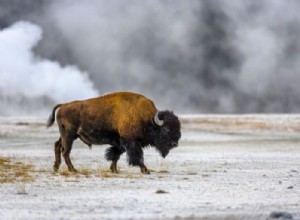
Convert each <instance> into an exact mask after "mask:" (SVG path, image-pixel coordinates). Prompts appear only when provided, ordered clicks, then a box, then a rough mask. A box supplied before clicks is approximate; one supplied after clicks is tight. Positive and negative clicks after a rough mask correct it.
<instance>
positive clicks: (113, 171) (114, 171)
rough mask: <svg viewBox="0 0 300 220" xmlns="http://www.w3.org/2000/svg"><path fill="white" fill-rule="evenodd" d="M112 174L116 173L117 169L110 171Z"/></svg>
mask: <svg viewBox="0 0 300 220" xmlns="http://www.w3.org/2000/svg"><path fill="white" fill-rule="evenodd" d="M110 170H111V172H112V173H118V170H117V169H110Z"/></svg>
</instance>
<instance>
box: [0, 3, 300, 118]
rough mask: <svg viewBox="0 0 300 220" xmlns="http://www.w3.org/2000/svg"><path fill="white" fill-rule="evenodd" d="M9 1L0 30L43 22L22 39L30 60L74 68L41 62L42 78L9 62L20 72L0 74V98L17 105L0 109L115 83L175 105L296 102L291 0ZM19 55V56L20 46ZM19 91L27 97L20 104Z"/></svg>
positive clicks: (256, 107) (288, 109)
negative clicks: (43, 66) (13, 78)
mask: <svg viewBox="0 0 300 220" xmlns="http://www.w3.org/2000/svg"><path fill="white" fill-rule="evenodd" d="M7 2H9V1H4V0H0V5H1V6H0V8H1V9H0V21H1V23H0V25H1V28H2V31H1V33H3V32H4V31H7V30H11V29H13V28H14V27H15V26H14V24H15V22H18V21H20V20H23V21H27V22H31V23H30V24H31V25H33V26H34V27H35V28H37V29H39V30H40V32H43V35H42V37H41V34H40V37H39V38H38V39H36V40H33V41H34V43H31V44H29V43H28V42H27V43H28V44H27V45H28V46H27V47H26V46H24V47H26V48H27V53H29V54H30V56H31V57H33V58H34V59H33V60H35V59H37V58H38V59H39V60H42V61H43V62H50V63H52V64H53V65H56V66H57V67H58V69H62V70H66V69H69V68H71V69H72V70H74V71H75V72H76V73H73V75H72V74H69V73H65V75H63V74H61V73H54V72H55V71H52V72H53V74H51V73H50V71H47V72H48V73H49V74H48V75H47V77H49V78H51V80H52V81H51V80H49V81H47V80H43V79H45V78H43V77H41V75H42V74H40V75H37V74H32V73H30V71H19V70H16V69H15V68H13V67H12V68H11V69H10V71H9V75H8V76H13V75H15V76H17V77H16V78H17V79H18V80H16V82H14V83H8V82H10V80H6V81H5V80H3V79H1V81H3V83H1V84H0V105H1V106H4V105H5V106H10V105H16V107H14V108H13V109H14V110H15V111H14V112H13V113H11V112H10V111H8V110H5V111H4V110H3V108H2V110H0V114H24V113H26V112H27V113H29V114H35V110H37V109H47V108H49V109H50V106H51V105H52V104H53V103H56V102H65V101H69V100H72V99H82V98H85V97H89V96H96V95H102V94H105V93H108V92H112V91H119V90H129V91H135V92H141V93H143V94H145V95H146V96H148V97H149V98H151V99H153V100H154V101H155V103H156V104H157V106H158V108H160V109H173V110H174V111H176V112H178V113H297V112H299V109H300V101H299V100H300V99H299V98H298V97H299V95H300V87H299V86H298V85H299V82H300V73H299V70H300V62H299V61H300V57H299V56H300V55H299V54H300V38H299V36H300V14H299V13H298V12H299V9H300V3H299V1H297V0H287V1H281V0H272V1H268V0H262V1H251V0H246V1H234V2H232V1H226V0H206V1H205V0H203V1H196V0H190V1H180V0H173V1H168V0H165V1H158V0H154V1H139V0H124V1H120V0H113V1H104V0H103V1H102V0H100V1H97V0H90V1H71V0H60V1H58V0H54V1H46V0H41V1H38V3H37V2H36V1H33V0H32V1H30V0H27V1H22V0H19V1H14V4H10V3H7ZM33 35H34V33H30V34H29V36H32V37H33ZM19 37H20V39H19V40H18V41H21V39H23V38H24V36H22V35H21V34H19ZM0 43H1V42H0ZM24 44H26V42H25V43H24ZM30 45H31V46H30ZM1 50H2V49H1ZM8 50H9V49H8ZM10 51H15V49H13V48H12V49H10ZM7 53H9V52H5V53H3V52H2V51H1V54H0V56H1V59H2V56H3V57H6V55H4V54H7ZM12 54H15V53H13V52H12ZM15 55H16V57H15V58H13V55H12V60H15V63H17V60H18V59H19V58H20V57H21V56H22V57H23V56H26V55H24V54H23V55H22V54H20V53H16V54H15ZM27 55H28V54H27ZM18 56H19V57H18ZM21 59H22V58H21ZM24 59H25V58H24ZM15 66H16V65H15ZM37 66H38V65H37ZM37 66H35V65H33V67H32V69H31V70H32V72H39V71H40V70H38V67H37ZM0 68H2V62H1V67H0ZM36 68H37V69H36ZM20 69H24V68H20ZM4 72H5V71H3V70H1V78H3V77H2V75H4V74H3V73H4ZM6 72H8V70H6ZM56 80H57V81H59V82H61V84H60V85H62V86H56V85H59V83H55V82H56ZM27 81H28V82H27ZM25 82H27V83H28V85H26V84H27V83H25ZM28 88H30V89H28ZM8 91H10V92H8ZM20 94H21V95H22V97H23V99H22V100H26V101H20V102H19V104H18V103H17V104H16V103H15V100H17V98H19V97H20ZM16 97H17V98H16ZM5 100H9V105H8V104H7V103H8V101H5ZM20 103H21V104H20ZM23 105H25V106H27V107H26V108H28V109H27V110H26V108H24V106H23ZM18 106H19V107H18ZM20 106H21V107H20ZM32 106H35V107H34V108H33V107H32ZM51 107H52V106H51ZM24 109H25V110H26V111H25V110H24ZM24 111H25V112H24Z"/></svg>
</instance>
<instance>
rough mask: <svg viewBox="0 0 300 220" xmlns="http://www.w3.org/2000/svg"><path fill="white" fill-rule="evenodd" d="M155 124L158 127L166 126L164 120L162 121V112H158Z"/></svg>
mask: <svg viewBox="0 0 300 220" xmlns="http://www.w3.org/2000/svg"><path fill="white" fill-rule="evenodd" d="M154 122H155V124H156V125H158V126H160V127H161V126H163V124H164V120H162V115H161V113H160V112H156V114H155V116H154Z"/></svg>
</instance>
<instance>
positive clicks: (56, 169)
mask: <svg viewBox="0 0 300 220" xmlns="http://www.w3.org/2000/svg"><path fill="white" fill-rule="evenodd" d="M58 170H59V168H58V167H57V166H55V165H54V166H53V171H54V172H55V173H57V172H58Z"/></svg>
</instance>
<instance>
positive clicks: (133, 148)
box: [122, 141, 150, 174]
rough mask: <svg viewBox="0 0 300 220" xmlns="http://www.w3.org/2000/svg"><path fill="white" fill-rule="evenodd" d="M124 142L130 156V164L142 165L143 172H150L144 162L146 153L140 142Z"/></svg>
mask: <svg viewBox="0 0 300 220" xmlns="http://www.w3.org/2000/svg"><path fill="white" fill-rule="evenodd" d="M122 143H123V147H124V148H125V150H126V153H127V156H128V162H129V165H133V166H140V168H141V172H142V173H144V174H150V171H149V170H148V169H147V167H146V166H145V164H144V155H143V150H142V148H141V146H140V144H139V143H138V142H136V141H132V142H128V141H123V142H122Z"/></svg>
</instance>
